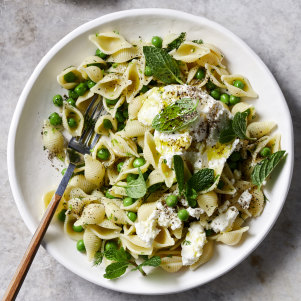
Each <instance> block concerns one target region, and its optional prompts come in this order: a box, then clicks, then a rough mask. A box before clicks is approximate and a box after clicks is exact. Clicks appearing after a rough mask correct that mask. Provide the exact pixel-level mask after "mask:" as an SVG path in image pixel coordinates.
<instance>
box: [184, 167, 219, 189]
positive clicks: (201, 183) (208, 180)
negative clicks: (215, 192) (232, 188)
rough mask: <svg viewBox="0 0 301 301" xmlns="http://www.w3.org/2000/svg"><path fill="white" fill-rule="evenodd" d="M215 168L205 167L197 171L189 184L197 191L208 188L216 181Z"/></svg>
mask: <svg viewBox="0 0 301 301" xmlns="http://www.w3.org/2000/svg"><path fill="white" fill-rule="evenodd" d="M214 180H215V178H214V170H213V169H210V168H204V169H201V170H199V171H198V172H196V173H195V174H194V175H193V176H192V177H191V178H190V179H189V181H188V186H189V187H191V188H193V189H194V190H195V191H196V192H199V191H203V190H205V189H208V188H209V187H210V186H211V185H213V183H214Z"/></svg>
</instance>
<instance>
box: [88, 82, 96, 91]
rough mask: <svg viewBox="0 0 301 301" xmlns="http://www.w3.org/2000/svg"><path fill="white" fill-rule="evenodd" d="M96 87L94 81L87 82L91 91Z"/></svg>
mask: <svg viewBox="0 0 301 301" xmlns="http://www.w3.org/2000/svg"><path fill="white" fill-rule="evenodd" d="M95 85H96V83H95V82H93V80H88V81H87V86H88V88H89V89H91V88H92V87H94V86H95Z"/></svg>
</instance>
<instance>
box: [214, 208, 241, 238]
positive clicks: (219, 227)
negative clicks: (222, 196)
mask: <svg viewBox="0 0 301 301" xmlns="http://www.w3.org/2000/svg"><path fill="white" fill-rule="evenodd" d="M237 215H238V210H237V208H236V207H234V206H231V207H230V208H229V209H228V210H227V211H226V212H225V213H222V214H220V215H219V216H217V217H216V218H215V219H214V220H213V221H212V222H211V228H212V230H213V231H214V232H216V233H218V232H224V231H226V230H227V229H229V228H230V227H231V226H232V224H233V222H234V221H235V219H236V217H237Z"/></svg>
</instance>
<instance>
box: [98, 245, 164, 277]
mask: <svg viewBox="0 0 301 301" xmlns="http://www.w3.org/2000/svg"><path fill="white" fill-rule="evenodd" d="M100 254H101V255H100ZM103 256H104V257H106V258H107V259H109V260H111V261H114V262H113V263H111V264H110V265H108V266H107V267H106V270H105V274H104V275H103V276H104V278H107V279H115V278H118V277H120V276H121V275H123V274H124V273H125V272H126V270H127V268H128V267H129V265H132V266H134V268H133V269H132V271H135V270H139V271H140V272H141V273H142V275H143V276H146V273H145V272H144V270H143V269H142V267H143V266H153V267H157V266H159V265H160V264H161V259H160V257H159V256H153V257H151V258H150V259H148V258H144V261H143V262H142V263H141V264H139V265H138V264H137V263H136V262H135V261H134V260H133V259H132V256H131V254H130V253H128V252H127V251H125V250H124V249H123V248H120V249H109V250H107V251H105V252H104V253H101V252H97V253H96V255H95V259H94V262H96V264H99V263H101V262H99V258H101V260H102V258H103Z"/></svg>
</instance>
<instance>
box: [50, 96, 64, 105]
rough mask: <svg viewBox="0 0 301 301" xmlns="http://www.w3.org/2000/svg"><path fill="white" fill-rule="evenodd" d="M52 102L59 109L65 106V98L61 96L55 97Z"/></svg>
mask: <svg viewBox="0 0 301 301" xmlns="http://www.w3.org/2000/svg"><path fill="white" fill-rule="evenodd" d="M52 101H53V104H54V105H55V106H57V107H61V106H62V105H63V97H62V96H61V95H60V94H57V95H54V96H53V98H52Z"/></svg>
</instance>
